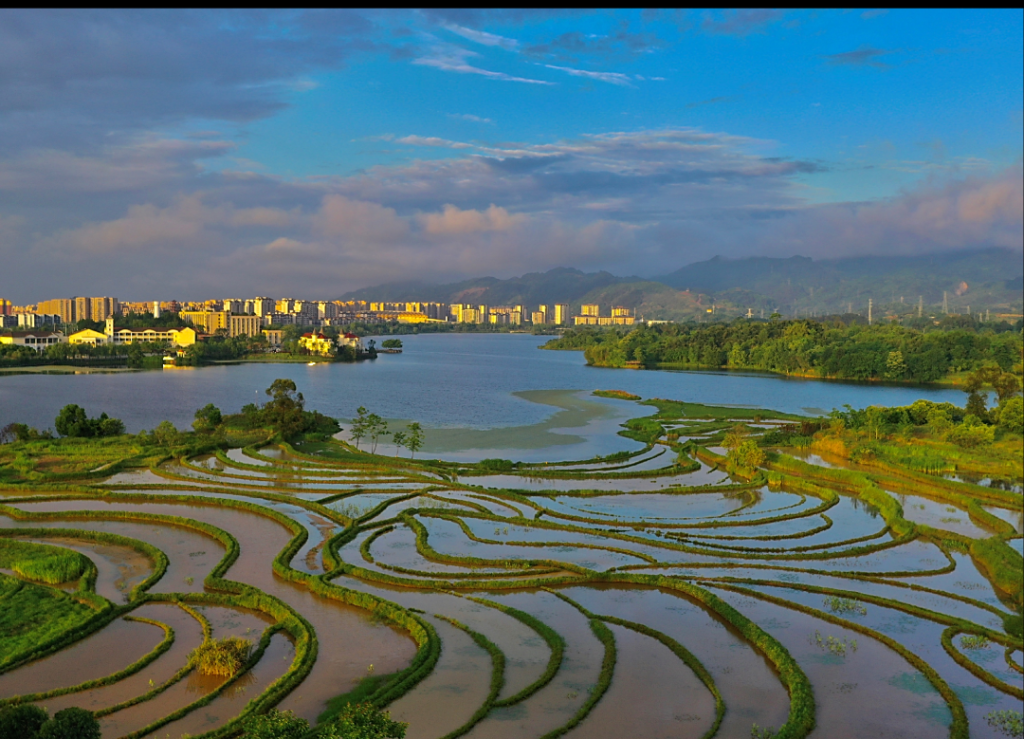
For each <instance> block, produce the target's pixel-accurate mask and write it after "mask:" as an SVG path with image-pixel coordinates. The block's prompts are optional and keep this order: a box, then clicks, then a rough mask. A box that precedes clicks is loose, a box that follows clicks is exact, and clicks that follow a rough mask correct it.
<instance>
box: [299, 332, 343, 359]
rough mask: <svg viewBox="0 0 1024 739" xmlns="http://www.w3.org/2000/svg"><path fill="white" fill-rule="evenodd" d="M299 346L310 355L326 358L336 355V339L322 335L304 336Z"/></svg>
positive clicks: (309, 334) (310, 334)
mask: <svg viewBox="0 0 1024 739" xmlns="http://www.w3.org/2000/svg"><path fill="white" fill-rule="evenodd" d="M299 346H300V347H302V348H303V349H305V350H307V351H308V352H309V353H310V354H319V355H321V356H325V357H327V356H330V355H332V354H334V339H331V338H328V337H326V336H324V335H323V334H321V333H308V334H303V335H302V336H301V337H300V338H299Z"/></svg>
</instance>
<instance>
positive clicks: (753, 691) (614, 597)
mask: <svg viewBox="0 0 1024 739" xmlns="http://www.w3.org/2000/svg"><path fill="white" fill-rule="evenodd" d="M564 592H565V593H566V594H567V595H569V597H571V598H573V599H574V600H576V601H578V602H579V603H581V604H582V605H583V606H584V607H585V608H587V609H588V610H590V611H591V612H593V613H598V614H606V615H611V616H618V617H619V618H624V619H627V620H629V621H638V622H640V623H643V624H646V625H647V626H650V627H651V628H652V629H656V630H658V631H661V632H662V633H665V634H667V635H668V636H671V637H672V638H673V639H675V640H676V641H678V642H679V643H681V644H682V645H683V646H685V647H686V648H687V649H689V650H690V651H691V652H693V654H694V656H695V657H697V659H699V660H700V661H701V663H702V664H703V665H704V667H705V668H707V670H708V671H709V672H710V673H711V675H712V677H714V679H715V683H716V684H717V686H718V690H719V692H721V694H722V699H723V700H724V701H725V705H726V709H727V710H726V713H725V718H724V720H723V722H722V726H721V727H720V729H719V734H718V735H719V736H723V737H748V736H750V728H751V725H752V724H753V723H757V724H759V725H760V726H773V727H776V728H777V727H779V726H781V725H782V723H783V722H785V720H786V715H787V712H788V711H789V696H788V695H787V693H786V690H785V688H783V687H782V685H781V683H780V682H779V679H778V677H777V676H776V675H775V673H774V671H773V670H772V668H771V666H770V665H769V664H768V662H767V661H765V659H764V658H763V657H762V656H761V655H760V654H759V653H757V652H756V651H755V650H753V649H752V648H751V647H750V646H749V645H748V644H747V643H746V642H745V641H744V640H743V638H742V637H740V636H739V635H738V634H735V633H734V632H733V631H732V630H731V629H729V628H728V627H726V626H725V625H724V624H723V623H722V622H720V621H718V620H717V619H716V618H714V617H713V616H711V615H709V614H708V613H707V611H705V610H704V608H703V607H701V606H699V605H697V604H695V603H692V602H690V601H689V600H687V599H686V598H684V597H682V596H681V595H678V594H676V593H672V592H668V591H660V590H648V589H643V588H633V587H629V588H614V587H607V588H570V589H567V590H565V591H564ZM673 659H674V657H673ZM697 715H700V714H697ZM680 723H683V722H680Z"/></svg>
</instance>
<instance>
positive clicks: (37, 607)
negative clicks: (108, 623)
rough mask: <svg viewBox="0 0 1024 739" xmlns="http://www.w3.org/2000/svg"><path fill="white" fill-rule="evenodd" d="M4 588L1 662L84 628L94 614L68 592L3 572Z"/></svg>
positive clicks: (0, 621) (0, 605)
mask: <svg viewBox="0 0 1024 739" xmlns="http://www.w3.org/2000/svg"><path fill="white" fill-rule="evenodd" d="M0 589H2V592H3V593H4V595H3V598H2V599H0V665H4V664H8V663H11V662H13V661H15V660H17V659H18V658H19V656H20V655H22V654H24V653H25V652H27V651H31V650H32V649H34V648H35V647H36V645H37V644H41V643H44V642H48V641H50V640H52V639H55V638H57V637H59V636H60V635H61V634H64V633H66V632H68V631H70V630H72V629H75V628H78V627H81V626H82V625H83V624H84V623H85V622H86V621H88V620H89V619H90V618H91V617H92V616H93V614H94V611H93V610H92V609H91V608H89V607H88V606H86V605H83V604H82V603H79V602H78V601H76V600H75V599H74V598H72V597H71V596H70V595H69V594H67V593H64V592H62V591H60V590H55V589H54V588H48V587H44V586H42V585H35V584H33V583H28V582H19V581H18V580H16V579H14V578H11V577H8V576H6V575H0Z"/></svg>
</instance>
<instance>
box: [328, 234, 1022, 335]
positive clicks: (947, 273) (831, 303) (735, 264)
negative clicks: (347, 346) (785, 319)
mask: <svg viewBox="0 0 1024 739" xmlns="http://www.w3.org/2000/svg"><path fill="white" fill-rule="evenodd" d="M341 297H342V299H343V300H372V301H394V302H400V301H436V302H445V303H482V304H486V305H515V304H523V305H524V306H527V307H528V309H532V307H533V306H535V305H538V304H551V303H569V304H570V305H572V306H573V307H574V309H575V308H578V307H579V305H580V304H581V303H599V304H600V305H601V306H602V309H603V310H607V307H608V306H610V305H621V306H625V307H627V308H635V309H636V310H637V313H638V315H643V316H644V317H645V318H648V319H668V320H685V319H686V318H692V317H694V316H697V315H702V314H705V313H706V311H707V310H708V308H710V307H711V306H712V305H714V306H715V312H716V313H725V314H734V315H739V314H745V313H746V312H747V310H748V309H750V310H751V311H753V312H755V314H760V312H762V311H764V312H765V313H766V314H768V313H770V312H772V311H778V312H780V313H782V314H783V315H823V314H831V313H846V312H853V313H866V312H867V304H868V300H869V299H871V300H872V301H873V304H874V309H875V310H876V311H878V313H877V315H882V311H886V310H888V311H893V312H897V313H909V312H912V311H914V310H916V307H917V304H918V300H919V299H920V300H921V302H922V304H923V306H924V311H925V312H928V311H931V312H932V313H934V312H936V311H937V310H941V309H942V305H943V300H944V299H945V301H946V305H947V306H948V309H949V311H950V312H957V313H962V312H967V310H973V311H974V312H980V311H984V310H986V309H988V310H992V311H995V312H1010V313H1020V312H1021V306H1022V303H1024V262H1022V258H1021V254H1020V252H1017V251H1014V250H1010V249H999V248H991V249H984V250H976V251H959V252H947V253H942V254H927V255H921V256H901V257H881V256H870V257H850V258H843V259H822V260H814V259H811V258H810V257H801V256H795V257H790V258H788V259H784V258H776V257H748V258H744V259H726V258H724V257H714V258H713V259H709V260H707V261H704V262H695V263H693V264H689V265H687V266H685V267H682V268H681V269H678V270H676V271H675V272H671V273H669V274H666V275H663V276H660V277H651V278H641V277H636V276H631V277H617V276H615V275H612V274H610V273H608V272H591V273H587V272H583V271H581V270H578V269H572V268H566V267H560V268H557V269H552V270H549V271H548V272H543V273H541V272H533V273H529V274H525V275H522V276H521V277H513V278H510V279H505V280H502V279H498V278H495V277H481V278H477V279H472V280H464V281H462V282H455V283H451V284H445V285H431V284H426V283H420V282H402V283H389V284H383V285H377V286H375V287H368V288H363V289H361V290H356V291H353V292H349V293H346V294H345V295H343V296H341ZM969 306H970V308H969Z"/></svg>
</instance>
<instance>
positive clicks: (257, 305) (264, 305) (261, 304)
mask: <svg viewBox="0 0 1024 739" xmlns="http://www.w3.org/2000/svg"><path fill="white" fill-rule="evenodd" d="M276 307H277V301H276V300H274V299H273V298H255V299H254V300H253V301H252V312H253V313H254V314H256V315H257V316H268V315H270V314H271V313H276V312H277V310H276Z"/></svg>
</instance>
